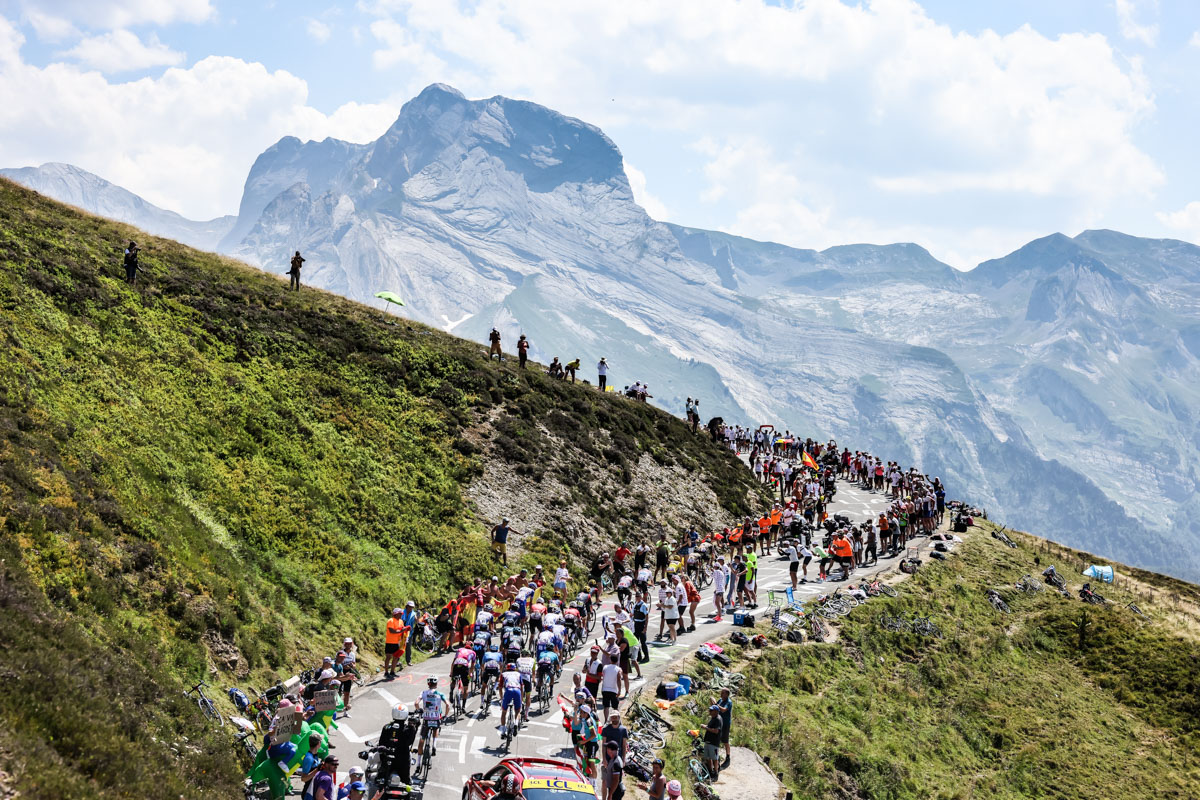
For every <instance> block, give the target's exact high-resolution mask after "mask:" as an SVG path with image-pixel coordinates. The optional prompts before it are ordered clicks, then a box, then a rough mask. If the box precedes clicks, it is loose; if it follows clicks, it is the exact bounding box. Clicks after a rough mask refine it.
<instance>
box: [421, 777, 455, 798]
mask: <svg viewBox="0 0 1200 800" xmlns="http://www.w3.org/2000/svg"><path fill="white" fill-rule="evenodd" d="M464 783H465V781H464ZM426 786H432V787H433V788H435V789H446V790H448V791H451V792H454V795H455V796H456V797H457V796H458V794H459V793H460V792H462V787H461V786H450V785H449V784H446V783H434V782H433V781H425V783H423V784H422V788H424V787H426Z"/></svg>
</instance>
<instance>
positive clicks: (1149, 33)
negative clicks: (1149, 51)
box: [1116, 0, 1158, 47]
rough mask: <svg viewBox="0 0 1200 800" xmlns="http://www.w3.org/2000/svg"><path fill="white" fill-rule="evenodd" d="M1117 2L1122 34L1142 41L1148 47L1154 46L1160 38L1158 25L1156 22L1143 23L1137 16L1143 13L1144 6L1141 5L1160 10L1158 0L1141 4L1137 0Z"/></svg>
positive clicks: (1118, 22) (1119, 0) (1127, 37)
mask: <svg viewBox="0 0 1200 800" xmlns="http://www.w3.org/2000/svg"><path fill="white" fill-rule="evenodd" d="M1116 4H1117V24H1118V25H1119V26H1120V28H1121V35H1122V36H1124V37H1125V38H1126V39H1130V40H1133V41H1138V42H1141V43H1142V44H1144V45H1146V46H1147V47H1153V46H1154V43H1155V41H1157V39H1158V25H1157V24H1155V23H1150V24H1142V23H1140V22H1138V20H1137V18H1138V17H1139V16H1140V15H1141V12H1142V11H1143V10H1144V9H1143V8H1139V5H1141V6H1146V7H1149V8H1150V9H1151V10H1153V11H1154V12H1157V11H1158V2H1157V0H1150V2H1147V3H1141V4H1139V3H1138V2H1137V1H1136V0H1116Z"/></svg>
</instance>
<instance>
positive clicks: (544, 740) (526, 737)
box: [517, 733, 550, 742]
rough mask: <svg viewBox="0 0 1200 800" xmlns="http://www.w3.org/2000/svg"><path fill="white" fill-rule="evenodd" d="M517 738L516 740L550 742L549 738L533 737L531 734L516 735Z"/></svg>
mask: <svg viewBox="0 0 1200 800" xmlns="http://www.w3.org/2000/svg"><path fill="white" fill-rule="evenodd" d="M517 738H518V739H537V740H538V741H542V742H548V741H550V737H549V736H534V735H533V734H532V733H518V734H517Z"/></svg>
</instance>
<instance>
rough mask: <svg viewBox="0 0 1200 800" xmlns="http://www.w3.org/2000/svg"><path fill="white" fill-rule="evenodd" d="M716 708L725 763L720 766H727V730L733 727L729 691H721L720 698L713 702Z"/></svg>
mask: <svg viewBox="0 0 1200 800" xmlns="http://www.w3.org/2000/svg"><path fill="white" fill-rule="evenodd" d="M714 703H715V704H716V706H717V708H719V709H721V744H723V745H725V763H724V764H723V765H722V766H725V767H728V766H729V759H730V758H731V755H730V753H729V729H730V728H731V727H732V726H733V699H732V698H731V697H730V696H729V689H722V690H721V698H720V699H719V700H715V701H714Z"/></svg>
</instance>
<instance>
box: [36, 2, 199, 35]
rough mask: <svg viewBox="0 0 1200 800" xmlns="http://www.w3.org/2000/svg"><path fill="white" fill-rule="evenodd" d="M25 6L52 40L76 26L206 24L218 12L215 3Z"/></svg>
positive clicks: (51, 3) (40, 29) (41, 3)
mask: <svg viewBox="0 0 1200 800" xmlns="http://www.w3.org/2000/svg"><path fill="white" fill-rule="evenodd" d="M22 6H23V12H24V14H23V15H24V17H25V18H26V19H27V20H29V22H30V23H31V24H33V25H34V27H35V30H37V32H38V35H39V36H43V35H45V36H46V37H49V38H50V40H51V41H55V40H57V38H61V37H62V36H63V35H65V33H66V32H68V31H70V30H71V29H72V28H73V27H74V26H76V25H79V26H83V27H87V28H92V29H95V30H113V29H116V28H128V27H130V26H133V25H142V24H154V25H167V24H169V23H172V22H204V21H205V20H208V19H209V18H211V17H212V16H213V14H214V13H215V10H214V9H213V6H212V0H24V2H23V3H22ZM56 37H57V38H56Z"/></svg>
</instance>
